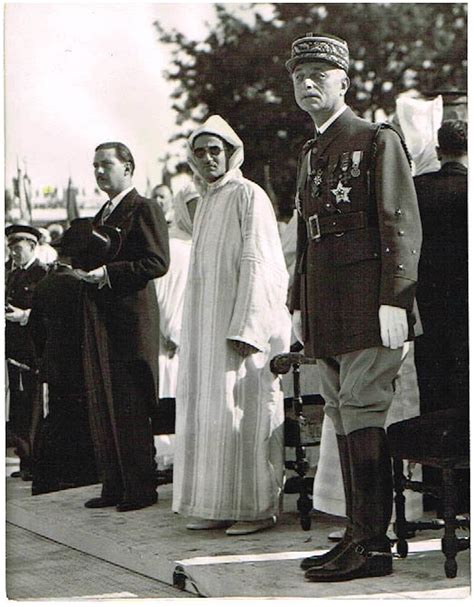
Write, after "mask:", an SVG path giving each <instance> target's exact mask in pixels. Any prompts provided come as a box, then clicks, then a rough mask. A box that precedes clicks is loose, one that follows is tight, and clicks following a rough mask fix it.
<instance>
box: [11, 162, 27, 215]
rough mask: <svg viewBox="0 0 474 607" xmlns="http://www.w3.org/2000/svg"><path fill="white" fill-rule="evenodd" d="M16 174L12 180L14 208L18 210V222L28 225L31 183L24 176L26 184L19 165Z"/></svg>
mask: <svg viewBox="0 0 474 607" xmlns="http://www.w3.org/2000/svg"><path fill="white" fill-rule="evenodd" d="M16 171H17V174H16V177H14V178H13V196H14V200H15V204H16V206H18V207H19V209H20V217H19V222H20V223H25V224H30V223H31V182H30V178H29V177H28V176H27V175H26V182H25V181H24V177H23V174H22V171H21V169H20V165H19V164H17V168H16Z"/></svg>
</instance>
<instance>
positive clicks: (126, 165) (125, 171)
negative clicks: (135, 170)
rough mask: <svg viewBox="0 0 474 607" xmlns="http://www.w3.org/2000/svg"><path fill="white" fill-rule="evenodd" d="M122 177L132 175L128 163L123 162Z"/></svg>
mask: <svg viewBox="0 0 474 607" xmlns="http://www.w3.org/2000/svg"><path fill="white" fill-rule="evenodd" d="M124 167H125V170H124V175H131V174H132V165H131V164H130V163H129V162H125V163H124Z"/></svg>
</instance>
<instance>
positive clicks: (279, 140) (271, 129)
mask: <svg viewBox="0 0 474 607" xmlns="http://www.w3.org/2000/svg"><path fill="white" fill-rule="evenodd" d="M261 6H263V5H258V4H249V5H246V7H247V10H246V12H247V13H251V14H252V15H253V16H254V20H253V22H252V21H249V20H248V19H247V18H244V17H243V14H245V13H242V12H241V13H240V14H238V13H235V12H233V8H232V6H231V5H219V4H216V5H215V10H216V17H217V19H216V23H215V25H213V26H212V27H211V28H210V31H209V34H208V36H207V38H206V40H205V41H203V42H197V41H194V40H190V39H188V38H186V37H185V36H183V35H182V34H181V33H180V32H178V31H176V30H173V31H171V32H167V31H165V30H164V29H163V28H162V27H161V25H160V24H159V22H157V23H156V24H155V25H156V27H157V30H158V33H159V38H160V40H161V41H162V42H164V43H166V44H169V45H171V47H172V49H173V62H172V67H171V69H170V70H169V71H168V72H167V74H166V77H167V78H168V79H169V80H170V81H172V82H175V83H176V88H175V90H174V93H173V99H174V104H173V109H174V110H175V111H176V112H177V124H178V126H182V129H181V130H180V131H179V132H177V134H176V137H177V138H178V137H185V136H187V135H188V134H189V128H188V129H186V127H185V125H186V123H189V121H196V120H197V121H202V120H204V119H205V118H207V117H208V116H209V115H211V114H220V115H221V116H222V117H223V118H224V119H226V120H227V121H228V122H229V123H230V124H231V126H232V127H233V128H234V129H235V130H236V132H237V133H238V134H239V136H240V137H241V138H242V140H243V141H244V144H245V158H246V160H245V165H244V167H245V174H246V176H248V177H249V178H250V179H253V180H255V181H256V182H258V183H260V184H261V185H262V186H265V185H266V184H267V185H268V178H269V177H270V179H271V183H272V185H273V190H274V192H275V196H276V198H277V200H278V210H279V212H280V214H282V215H288V214H289V213H290V212H291V209H292V207H293V198H294V191H295V174H296V161H297V156H298V152H299V150H300V148H301V144H302V143H303V142H304V141H305V140H306V139H308V138H309V137H310V136H311V132H312V123H311V120H310V119H309V117H308V116H306V115H305V114H304V113H303V112H301V111H300V110H298V109H297V108H296V105H295V101H294V98H293V89H292V84H291V80H290V78H289V75H288V73H287V71H286V69H285V61H286V60H287V59H288V57H289V54H290V48H291V43H292V41H293V40H294V39H295V38H297V37H298V36H301V35H303V34H305V33H307V32H309V31H314V32H330V33H332V34H335V35H337V36H340V37H341V38H344V39H346V40H347V41H348V42H349V47H350V51H351V66H350V74H349V75H350V77H351V88H350V89H349V93H348V96H347V101H348V103H349V105H351V107H352V108H353V109H354V110H355V111H356V112H357V113H359V114H360V115H364V116H366V117H369V118H372V117H373V113H374V111H375V110H376V109H378V108H382V109H384V110H385V111H386V112H387V113H390V112H392V111H393V110H394V107H395V99H396V96H397V95H398V94H399V93H400V92H402V91H404V90H406V89H408V88H411V87H413V85H414V84H415V86H416V87H417V88H418V89H419V90H420V91H422V92H427V93H429V92H430V91H433V90H435V89H437V88H439V87H440V86H441V85H443V86H451V87H455V88H458V89H459V88H460V89H465V88H466V80H467V59H466V56H467V42H466V37H467V4H461V3H456V4H415V3H414V4H387V3H384V4H382V3H381V4H365V3H351V4H332V3H331V4H294V3H273V4H272V5H271V6H272V7H273V14H272V15H271V16H270V17H269V16H268V13H267V14H266V15H264V14H262V12H261V10H260V8H261ZM267 7H268V5H267Z"/></svg>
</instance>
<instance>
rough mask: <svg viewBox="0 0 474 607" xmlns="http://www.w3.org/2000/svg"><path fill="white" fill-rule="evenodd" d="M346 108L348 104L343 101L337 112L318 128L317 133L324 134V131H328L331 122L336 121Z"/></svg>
mask: <svg viewBox="0 0 474 607" xmlns="http://www.w3.org/2000/svg"><path fill="white" fill-rule="evenodd" d="M346 109H347V105H346V104H345V103H343V104H342V106H341V107H340V108H339V109H338V110H337V112H334V114H333V115H332V116H331V117H330V118H328V119H327V120H326V122H323V124H321V125H320V126H318V127H317V128H316V134H319V135H322V134H323V133H324V131H327V129H328V128H329V127H330V126H331V124H332V123H333V122H335V121H336V120H337V119H338V118H339V116H340V115H341V114H342V113H343V112H344V111H345V110H346Z"/></svg>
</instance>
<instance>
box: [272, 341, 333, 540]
mask: <svg viewBox="0 0 474 607" xmlns="http://www.w3.org/2000/svg"><path fill="white" fill-rule="evenodd" d="M314 364H316V359H314V358H309V357H307V356H304V354H302V353H301V352H285V353H283V354H278V355H277V356H275V357H274V358H273V359H272V361H271V363H270V368H271V370H272V372H273V373H276V374H279V375H284V374H285V373H288V372H289V371H290V369H292V372H293V398H289V399H285V447H290V448H294V449H295V459H294V460H286V461H285V468H286V469H287V470H293V471H295V472H296V474H297V475H296V476H292V477H289V478H288V479H287V480H286V482H285V486H284V493H286V494H290V493H294V494H296V493H298V494H299V498H298V500H297V506H296V507H297V508H298V512H299V514H300V523H301V527H302V528H303V529H304V530H305V531H308V530H309V529H310V528H311V515H310V513H311V510H312V509H313V500H312V494H313V482H314V478H313V477H311V476H306V473H307V472H308V470H309V463H308V460H307V458H306V448H307V447H312V446H315V445H319V443H320V441H321V424H322V407H321V406H322V405H324V399H323V398H322V397H321V396H320V395H319V394H309V395H304V396H302V395H301V390H300V367H301V365H314ZM314 405H316V406H318V409H319V410H320V412H321V415H319V416H316V423H315V422H314V420H312V419H311V418H312V417H314V416H311V415H310V413H309V410H310V409H314ZM318 418H319V423H318Z"/></svg>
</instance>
